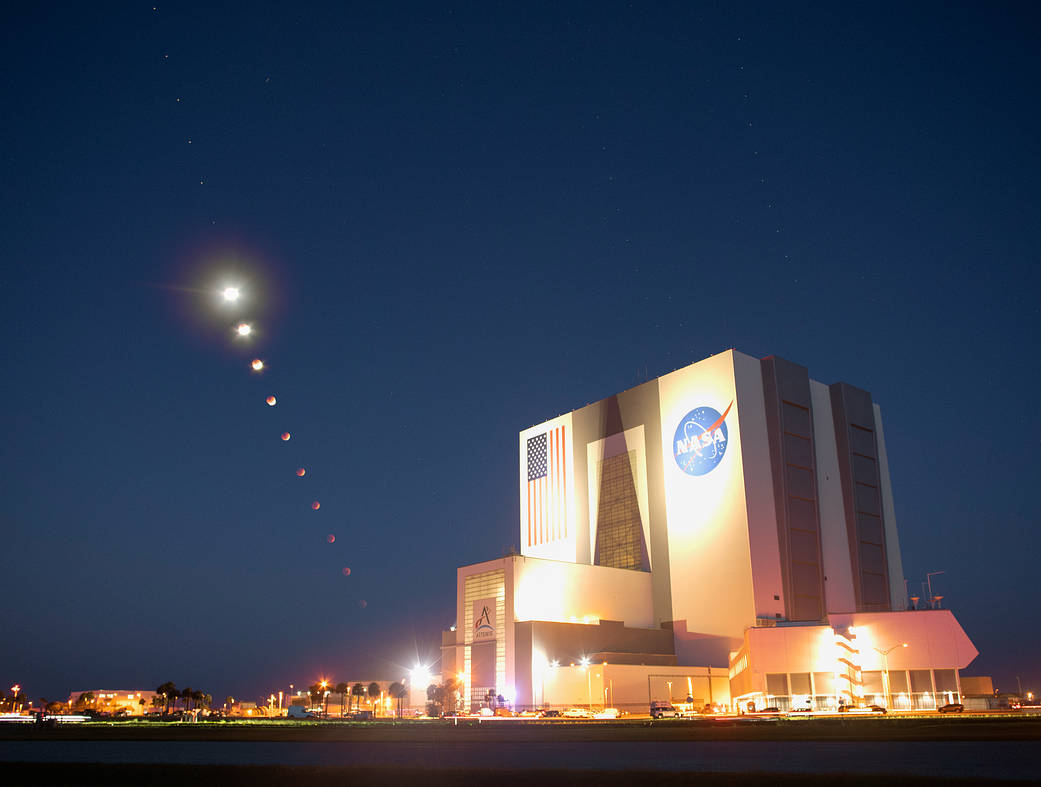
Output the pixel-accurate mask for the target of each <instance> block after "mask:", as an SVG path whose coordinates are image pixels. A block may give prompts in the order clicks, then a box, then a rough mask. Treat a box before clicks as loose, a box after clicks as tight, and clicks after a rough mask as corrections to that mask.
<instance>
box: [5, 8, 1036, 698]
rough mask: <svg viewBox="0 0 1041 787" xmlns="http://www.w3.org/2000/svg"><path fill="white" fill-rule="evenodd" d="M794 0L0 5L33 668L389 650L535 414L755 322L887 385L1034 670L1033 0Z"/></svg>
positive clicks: (370, 657) (253, 660) (9, 598)
mask: <svg viewBox="0 0 1041 787" xmlns="http://www.w3.org/2000/svg"><path fill="white" fill-rule="evenodd" d="M27 5H29V4H27ZM783 5H784V6H785V7H784V8H781V7H779V6H778V4H762V5H748V4H736V3H719V4H695V3H677V4H673V5H668V4H653V5H652V4H647V5H641V4H634V5H632V6H630V5H629V4H623V3H597V4H580V5H568V4H561V3H551V4H545V5H538V4H532V3H517V4H512V5H507V4H499V3H494V4H489V3H472V4H459V5H444V4H438V5H429V6H418V5H416V6H414V5H392V4H382V3H375V4H367V5H364V6H362V5H359V4H348V3H333V4H329V5H328V6H327V7H324V8H309V7H306V6H305V5H304V4H286V3H277V4H261V3H251V4H248V5H238V4H234V5H233V4H214V3H206V4H199V5H185V4H174V3H171V4H169V5H167V4H161V5H160V6H159V7H158V11H153V7H152V5H151V4H150V3H138V4H133V5H129V4H117V5H104V4H102V5H100V6H99V5H97V4H67V5H65V6H64V7H56V6H54V5H32V6H31V7H29V8H28V9H23V10H22V11H20V12H17V13H13V12H11V11H10V10H8V11H7V12H5V13H6V17H5V18H4V19H3V20H2V24H0V36H2V39H0V63H2V73H3V78H2V79H3V82H2V84H3V107H4V110H3V113H4V116H5V120H4V122H3V123H2V124H0V143H2V155H0V160H2V162H3V163H2V169H0V179H2V183H3V189H2V190H0V200H2V202H0V230H2V236H3V242H2V244H0V262H2V267H0V270H2V278H0V298H2V300H0V314H2V326H3V332H4V337H5V342H4V363H3V375H2V379H3V385H2V386H0V391H2V393H0V396H2V404H3V412H4V413H5V416H6V422H7V430H6V439H5V440H4V441H3V448H2V462H3V464H2V470H3V479H4V482H3V494H2V496H0V517H2V519H0V526H2V531H3V535H4V538H3V545H4V547H3V550H2V554H3V558H2V563H0V564H2V566H3V570H2V571H0V598H3V599H4V605H3V630H4V636H3V637H2V644H0V679H2V680H7V681H10V682H14V681H20V682H21V683H22V684H23V685H24V686H26V688H27V690H28V691H29V692H30V694H31V695H32V696H34V697H36V696H40V695H47V696H51V697H55V696H61V695H64V694H66V693H67V692H68V691H69V690H70V689H82V688H96V687H101V686H105V687H135V688H136V687H154V686H156V685H158V684H159V683H161V682H163V681H165V680H174V681H175V682H177V683H178V684H179V685H185V684H190V685H192V686H195V687H201V688H204V689H206V690H209V691H210V692H211V693H213V694H214V696H221V697H222V696H224V695H225V694H228V693H230V694H235V695H247V696H248V695H260V694H266V693H267V692H268V691H271V690H276V691H277V690H278V689H279V688H284V687H287V686H288V684H289V683H290V682H293V683H296V684H297V685H300V684H304V683H307V682H310V681H311V680H313V679H314V678H315V677H316V676H318V675H319V674H320V673H325V674H328V675H331V676H333V677H334V678H336V679H345V678H351V679H355V678H365V679H368V678H369V677H370V676H376V677H382V676H387V677H396V676H398V675H399V674H400V669H401V667H399V666H397V665H401V666H411V664H412V662H413V661H414V659H415V657H416V653H417V643H418V646H419V650H420V652H421V653H423V652H424V651H425V649H427V648H429V647H432V646H436V645H437V643H438V640H437V634H438V632H439V631H440V629H441V628H443V627H446V626H448V625H449V624H451V623H452V622H453V618H454V610H453V604H454V594H455V584H454V580H455V568H456V566H458V565H462V564H466V563H470V562H474V561H478V560H483V559H488V558H492V557H497V556H499V555H501V554H502V552H503V550H504V548H505V547H507V546H508V545H510V544H516V542H517V535H516V534H517V505H518V501H517V494H518V493H517V432H518V431H519V430H520V429H522V428H525V427H527V426H529V425H531V424H532V423H536V422H539V421H542V420H544V419H546V418H548V417H551V416H553V415H556V414H558V413H561V412H564V411H567V410H571V409H574V408H576V407H578V406H581V405H584V404H586V403H587V402H590V401H593V400H596V399H600V398H602V397H604V396H607V395H609V394H611V393H614V392H616V391H619V390H622V389H625V388H628V387H630V386H632V385H633V384H635V383H636V382H638V381H642V380H643V379H645V377H654V376H657V375H659V374H662V373H664V372H667V371H670V370H672V369H674V368H676V367H679V366H683V365H686V364H688V363H691V362H693V361H696V360H700V359H702V358H704V357H706V356H708V355H710V354H712V353H715V352H718V351H720V350H723V349H726V348H729V347H736V348H737V349H740V350H742V351H744V352H747V353H751V354H754V355H759V356H762V355H768V354H777V355H781V356H783V357H785V358H788V359H790V360H793V361H796V362H798V363H801V364H803V365H805V366H807V367H808V368H809V370H810V374H811V376H812V377H814V378H816V379H819V380H821V381H823V382H828V383H830V382H834V381H836V380H845V381H848V382H850V383H852V384H854V385H857V386H861V387H864V388H867V389H868V390H870V391H871V392H872V393H873V395H874V397H875V400H876V401H878V402H879V403H880V404H881V406H882V408H883V414H884V418H885V428H886V438H887V442H888V450H889V456H890V462H891V471H892V474H893V487H894V492H895V498H896V509H897V518H898V523H899V527H900V533H901V546H902V550H903V559H904V566H905V573H906V576H907V578H908V579H909V580H912V581H913V582H917V581H918V580H919V579H922V578H924V575H925V572H927V571H933V570H941V569H942V570H944V571H945V572H946V573H945V574H943V575H941V576H938V577H936V588H935V589H936V591H937V592H940V593H942V594H943V595H944V596H945V604H946V603H947V602H949V603H950V605H951V607H952V608H953V609H954V610H955V612H956V614H957V615H958V616H959V618H960V620H961V622H962V623H963V625H964V627H965V629H966V630H967V632H968V633H969V635H970V636H971V637H972V638H973V640H974V641H975V643H976V644H977V646H978V647H979V650H980V652H981V655H980V657H979V659H978V660H977V662H976V663H974V664H973V665H972V667H971V668H970V669H969V670H968V672H969V673H974V674H981V673H982V674H993V675H994V676H995V679H996V683H997V685H999V686H1000V687H1001V688H1003V689H1008V688H1014V684H1015V678H1014V676H1016V675H1022V676H1023V679H1024V684H1027V683H1028V682H1029V683H1030V684H1031V685H1032V686H1033V688H1034V690H1035V691H1036V690H1038V689H1041V672H1039V667H1038V663H1039V661H1038V652H1039V650H1041V634H1039V632H1038V628H1037V626H1036V625H1035V623H1034V622H1033V621H1035V618H1036V610H1037V609H1039V608H1041V590H1039V582H1038V576H1037V574H1038V549H1039V546H1041V537H1039V535H1038V527H1039V525H1041V521H1039V520H1041V517H1039V515H1038V510H1039V509H1038V497H1037V488H1038V485H1039V481H1041V461H1039V457H1038V449H1039V447H1041V445H1039V441H1041V416H1039V408H1038V399H1039V396H1038V393H1039V391H1041V374H1039V371H1038V370H1039V366H1038V362H1037V343H1038V339H1039V338H1041V331H1039V292H1041V288H1039V285H1041V273H1039V271H1038V259H1039V251H1041V243H1039V217H1041V199H1039V194H1038V179H1039V175H1041V127H1039V126H1041V122H1039V121H1041V111H1039V103H1038V100H1037V86H1038V84H1039V80H1041V57H1039V54H1038V53H1039V52H1041V46H1039V45H1038V41H1039V32H1041V30H1039V27H1041V26H1039V17H1038V12H1037V10H1036V7H1034V6H1033V5H1032V4H1029V3H1023V4H1013V5H1002V4H998V3H986V4H983V3H980V4H976V5H973V6H961V5H958V6H955V5H952V4H949V3H943V4H939V3H937V4H914V5H915V7H914V8H910V9H908V8H906V7H905V5H906V4H892V5H878V4H868V5H864V6H861V7H859V8H854V9H847V8H845V7H844V6H843V7H841V8H836V7H828V6H826V5H824V4H815V5H806V6H803V5H795V4H783ZM178 99H180V101H178ZM189 141H190V142H189ZM236 271H237V272H238V273H239V274H240V275H242V276H243V277H244V278H245V279H246V282H247V284H246V286H247V289H248V294H249V295H250V296H251V299H250V300H249V301H248V302H247V303H245V304H244V307H243V314H244V315H245V316H247V317H249V318H251V319H253V320H254V322H255V324H256V326H257V329H258V336H257V337H256V340H255V341H254V342H253V343H252V347H253V348H257V349H254V350H251V349H246V348H244V347H242V346H241V345H239V344H237V343H236V342H234V341H232V339H231V337H230V334H229V332H228V328H229V326H230V325H231V324H232V321H233V318H232V317H230V316H227V315H220V314H218V313H217V311H216V310H215V309H214V308H213V306H214V304H213V301H212V299H211V297H210V296H209V295H207V294H205V293H203V292H191V291H190V290H191V289H192V288H197V289H198V290H206V289H212V288H213V287H215V286H218V285H219V284H220V283H222V282H223V281H224V280H225V278H227V277H229V276H231V275H232V274H233V273H234V272H236ZM254 353H256V354H259V355H261V356H262V357H264V358H266V359H267V360H268V361H269V369H268V371H267V373H266V374H265V376H264V377H263V378H262V379H257V378H255V377H254V376H252V375H251V374H250V373H249V370H248V368H247V362H248V360H249V358H251V357H252V355H253V354H254ZM268 393H274V394H275V395H276V396H278V397H279V404H278V405H277V406H276V407H274V408H268V407H267V406H266V405H265V404H264V402H263V397H264V396H265V395H267V394H268ZM285 429H288V430H289V431H291V432H292V433H293V439H292V440H291V441H290V442H289V443H287V444H283V443H281V442H280V441H279V440H278V434H279V433H280V432H281V431H283V430H285ZM297 464H304V465H306V466H307V467H308V470H309V474H308V475H307V476H306V477H305V478H304V479H298V478H296V477H295V476H294V475H293V473H292V470H293V469H294V468H295V467H296V466H297ZM316 498H317V499H320V500H321V502H322V508H321V510H320V511H319V512H312V511H311V510H310V509H309V508H308V503H310V501H311V500H313V499H316ZM327 533H334V534H335V535H336V542H335V544H333V545H331V546H330V545H328V544H327V543H326V541H325V536H326V534H327ZM344 566H350V567H351V568H352V569H353V573H352V575H351V576H350V577H349V578H348V577H344V576H343V575H342V573H341V569H342V568H343V567H344ZM362 599H364V600H366V601H367V602H368V604H367V606H366V607H365V608H362V607H361V606H360V605H359V601H360V600H362ZM433 655H435V656H436V655H437V654H436V652H435V653H434V654H433ZM10 682H9V683H6V684H3V685H5V686H8V685H10Z"/></svg>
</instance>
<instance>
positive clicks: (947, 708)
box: [936, 702, 965, 713]
mask: <svg viewBox="0 0 1041 787" xmlns="http://www.w3.org/2000/svg"><path fill="white" fill-rule="evenodd" d="M936 710H938V711H939V712H940V713H963V712H964V711H965V706H964V705H962V704H961V703H960V702H948V703H947V704H946V705H941V706H940V707H939V708H937V709H936Z"/></svg>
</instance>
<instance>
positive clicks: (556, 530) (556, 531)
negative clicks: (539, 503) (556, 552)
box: [553, 428, 564, 539]
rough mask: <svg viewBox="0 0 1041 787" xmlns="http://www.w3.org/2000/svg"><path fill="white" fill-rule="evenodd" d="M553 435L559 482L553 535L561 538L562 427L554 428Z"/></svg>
mask: <svg viewBox="0 0 1041 787" xmlns="http://www.w3.org/2000/svg"><path fill="white" fill-rule="evenodd" d="M553 437H554V439H553V456H554V457H555V458H556V461H555V462H554V463H553V478H554V480H555V481H556V483H557V494H556V496H555V498H554V500H553V502H554V504H555V507H556V509H557V517H556V522H554V523H553V535H554V537H555V538H557V539H559V538H560V526H561V524H562V523H561V521H560V520H561V519H563V518H564V517H563V513H564V512H563V511H561V509H560V498H561V493H562V492H563V491H564V490H563V484H562V481H563V479H562V478H561V476H560V429H559V428H558V429H555V430H553Z"/></svg>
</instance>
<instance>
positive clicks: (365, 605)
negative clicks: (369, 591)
mask: <svg viewBox="0 0 1041 787" xmlns="http://www.w3.org/2000/svg"><path fill="white" fill-rule="evenodd" d="M358 606H359V607H361V608H362V609H365V607H367V606H369V602H368V601H366V600H365V599H362V600H361V601H359V602H358Z"/></svg>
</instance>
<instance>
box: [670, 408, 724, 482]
mask: <svg viewBox="0 0 1041 787" xmlns="http://www.w3.org/2000/svg"><path fill="white" fill-rule="evenodd" d="M733 406H734V403H733V402H731V403H730V404H728V405H727V409H726V410H724V411H723V414H722V415H720V414H719V410H716V409H714V408H712V407H696V408H694V409H693V410H691V411H690V412H689V413H687V414H686V415H685V416H683V420H681V421H680V423H679V426H677V427H676V436H675V437H674V438H673V443H674V446H675V447H674V448H673V456H674V457H675V459H676V464H677V465H679V467H680V470H682V471H683V472H684V473H686V474H687V475H705V473H709V472H711V471H712V470H715V469H716V465H718V464H719V463H720V462H721V461H722V460H723V454H725V453H726V452H727V424H726V417H727V414H728V413H729V412H730V408H731V407H733Z"/></svg>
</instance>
